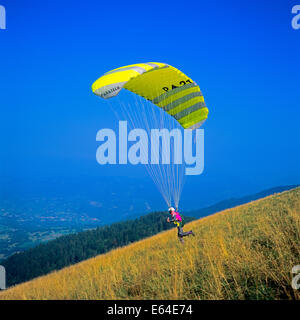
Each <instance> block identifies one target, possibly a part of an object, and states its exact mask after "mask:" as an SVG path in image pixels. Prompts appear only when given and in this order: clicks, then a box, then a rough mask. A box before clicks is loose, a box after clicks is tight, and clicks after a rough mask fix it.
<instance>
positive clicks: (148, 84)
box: [92, 62, 208, 208]
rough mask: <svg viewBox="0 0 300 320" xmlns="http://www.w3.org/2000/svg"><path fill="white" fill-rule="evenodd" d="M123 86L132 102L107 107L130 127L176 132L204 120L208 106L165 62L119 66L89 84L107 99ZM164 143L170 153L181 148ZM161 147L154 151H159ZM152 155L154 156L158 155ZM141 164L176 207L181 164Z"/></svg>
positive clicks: (195, 87) (194, 86)
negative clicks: (124, 117)
mask: <svg viewBox="0 0 300 320" xmlns="http://www.w3.org/2000/svg"><path fill="white" fill-rule="evenodd" d="M123 88H124V89H127V90H128V91H131V92H133V93H134V95H133V96H134V97H135V101H134V102H133V103H129V104H126V102H124V101H123V100H122V99H120V100H119V101H118V102H119V103H118V105H117V107H116V109H115V110H114V108H113V107H112V106H111V107H112V109H113V111H114V112H115V114H116V116H117V117H118V118H119V119H120V114H121V112H123V113H124V114H125V115H126V116H127V118H128V119H129V120H130V121H131V125H132V126H133V127H134V128H141V127H142V126H144V127H145V128H146V129H147V130H148V133H149V131H150V129H151V128H156V130H159V131H160V133H161V132H162V131H163V130H165V129H164V128H166V129H167V131H168V130H171V129H172V128H176V130H179V131H181V130H182V128H184V129H191V130H194V129H197V128H199V127H200V126H201V125H202V124H203V123H204V121H205V120H206V119H207V116H208V109H207V107H206V104H205V102H204V97H203V95H202V92H201V90H200V88H199V86H198V85H197V83H196V82H194V81H193V80H192V79H191V78H190V77H188V76H187V75H185V74H184V73H183V72H181V71H180V70H178V69H176V68H174V67H172V66H170V65H168V64H166V63H160V62H147V63H137V64H132V65H128V66H123V67H120V68H117V69H113V70H111V71H108V72H106V73H105V74H104V75H102V76H101V77H100V78H99V79H98V80H96V81H95V82H94V83H93V85H92V90H93V92H94V93H95V94H96V95H98V96H100V97H101V98H104V99H106V100H107V99H108V100H109V101H110V98H113V97H116V96H118V95H119V93H120V92H121V91H122V89H123ZM118 98H119V97H118ZM112 100H113V101H114V99H112ZM116 100H118V99H116ZM154 105H156V106H157V107H158V108H155V106H154ZM156 109H157V110H156ZM156 111H159V114H158V113H157V112H156ZM178 127H179V128H178ZM173 132H174V131H173ZM170 136H171V134H170ZM169 138H170V137H169ZM173 140H174V137H173ZM180 141H181V140H180ZM168 145H169V148H171V149H172V148H173V149H172V151H173V154H174V155H177V153H178V151H177V150H180V149H181V148H176V147H175V142H173V147H172V145H171V144H168ZM162 148H163V147H162ZM162 148H161V149H160V151H158V152H157V153H162V152H161V150H162ZM164 148H166V147H164ZM141 152H143V150H141ZM154 156H155V157H154V158H157V157H159V156H161V154H155V155H154ZM156 156H157V157H156ZM177 156H178V155H177ZM174 158H176V157H174ZM177 158H178V157H177ZM145 166H146V169H147V170H148V173H149V175H150V176H151V177H152V179H153V181H154V183H155V184H156V186H157V188H158V189H159V191H160V193H161V194H162V196H163V198H164V199H165V201H166V203H167V205H168V207H170V206H171V204H173V203H174V205H175V207H176V208H178V204H179V199H180V194H181V191H182V185H183V179H184V174H185V173H184V171H185V165H184V164H178V163H175V161H174V162H173V163H170V164H162V163H155V164H152V163H149V164H145Z"/></svg>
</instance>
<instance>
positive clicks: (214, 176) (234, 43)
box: [0, 0, 300, 207]
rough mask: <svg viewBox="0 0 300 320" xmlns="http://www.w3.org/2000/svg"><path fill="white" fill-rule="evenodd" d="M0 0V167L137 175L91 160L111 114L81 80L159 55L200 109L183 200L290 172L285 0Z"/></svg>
mask: <svg viewBox="0 0 300 320" xmlns="http://www.w3.org/2000/svg"><path fill="white" fill-rule="evenodd" d="M0 4H1V5H4V6H5V7H6V12H7V30H0V70H1V74H0V88H1V89H0V106H1V120H0V144H1V149H0V159H1V162H0V177H6V178H10V179H12V180H16V181H17V180H18V179H19V178H20V177H21V178H23V177H25V178H26V177H35V178H38V177H41V178H43V177H61V176H66V177H68V176H71V177H74V176H75V177H76V176H78V179H79V180H80V177H81V176H85V175H86V176H95V177H99V178H101V176H103V175H116V176H124V181H126V175H130V176H132V177H137V178H143V177H146V176H147V173H146V171H145V170H143V168H141V167H136V166H130V167H128V166H126V168H125V167H124V166H117V167H116V166H112V167H105V168H104V167H101V166H100V165H98V164H97V162H96V159H95V154H96V149H97V144H96V141H95V137H96V133H97V131H98V130H99V129H101V128H107V127H111V128H114V127H115V126H116V122H117V119H116V118H115V117H114V114H113V113H112V112H111V110H110V109H109V107H106V105H105V103H103V102H102V101H101V100H100V99H99V98H98V97H96V96H94V95H93V93H92V92H91V90H90V86H91V84H92V82H93V81H94V80H96V79H97V78H98V77H99V76H101V75H102V74H103V73H104V72H106V71H108V70H111V69H113V68H116V67H119V66H122V65H128V64H132V63H138V62H147V61H159V62H166V63H168V64H170V65H173V66H175V67H177V68H179V69H181V70H182V71H183V72H185V73H186V74H188V75H190V77H191V78H192V79H193V80H195V81H196V82H197V83H198V84H199V85H200V87H201V90H202V92H203V94H204V96H205V100H206V103H207V106H208V108H209V110H210V115H209V119H208V120H207V121H206V123H205V125H204V129H205V169H204V173H203V174H202V175H201V176H197V177H191V178H189V179H188V181H187V182H186V188H185V191H184V193H183V200H182V201H183V202H182V203H183V204H184V205H186V206H189V204H191V203H192V206H194V207H197V205H198V203H199V206H200V202H196V200H197V201H198V199H197V198H198V194H199V191H203V192H204V191H205V192H206V193H205V192H204V194H205V197H207V199H211V201H216V200H218V199H219V200H221V199H223V198H226V197H230V196H236V195H242V194H246V193H250V192H255V191H259V190H262V189H264V188H268V187H272V186H276V185H287V184H298V183H300V151H299V150H300V133H299V127H300V126H299V122H300V106H299V104H300V90H299V88H300V79H299V69H300V59H299V54H300V30H294V29H292V27H291V19H292V14H291V9H292V7H293V5H295V4H297V3H296V2H295V1H286V0H282V1H279V0H277V1H258V0H257V1H201V0H197V1H186V2H185V1H151V2H145V1H114V2H109V1H106V2H102V1H94V0H86V1H84V2H75V1H56V0H53V1H32V0H26V1H23V0H20V1H12V0H9V1H5V0H0ZM2 187H5V186H2ZM151 188H152V187H151ZM157 194H158V193H157ZM212 194H213V196H212ZM157 196H158V197H159V194H158V195H157ZM187 199H188V200H187ZM193 199H194V200H193ZM188 202H189V203H188ZM203 203H204V202H203Z"/></svg>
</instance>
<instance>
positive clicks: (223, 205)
mask: <svg viewBox="0 0 300 320" xmlns="http://www.w3.org/2000/svg"><path fill="white" fill-rule="evenodd" d="M298 186H299V185H289V186H278V187H274V188H270V189H266V190H263V191H260V192H258V193H255V194H251V195H247V196H244V197H241V198H231V199H228V200H223V201H220V202H217V203H216V204H213V205H211V206H208V207H205V208H202V209H199V210H192V211H186V212H185V214H186V215H188V216H191V217H195V218H202V217H206V216H208V215H211V214H214V213H216V212H219V211H222V210H226V209H230V208H233V207H236V206H239V205H242V204H245V203H248V202H251V201H254V200H258V199H261V198H264V197H267V196H270V195H272V194H274V193H281V192H283V191H288V190H291V189H294V188H297V187H298Z"/></svg>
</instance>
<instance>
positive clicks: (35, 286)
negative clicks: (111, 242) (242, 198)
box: [0, 188, 300, 299]
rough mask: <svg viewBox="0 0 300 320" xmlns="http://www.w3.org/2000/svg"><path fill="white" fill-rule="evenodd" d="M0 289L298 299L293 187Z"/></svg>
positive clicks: (299, 254) (97, 295)
mask: <svg viewBox="0 0 300 320" xmlns="http://www.w3.org/2000/svg"><path fill="white" fill-rule="evenodd" d="M188 229H193V230H194V232H195V233H196V237H189V238H186V240H185V243H184V244H181V243H180V242H179V241H178V240H177V234H176V230H175V229H173V230H170V231H166V232H163V233H160V234H158V235H156V236H154V237H151V238H147V239H145V240H142V241H139V242H137V243H133V244H131V245H129V246H126V247H123V248H119V249H116V250H113V251H111V252H109V253H107V254H103V255H100V256H97V257H95V258H92V259H89V260H87V261H84V262H81V263H78V264H76V265H73V266H71V267H68V268H64V269H62V270H60V271H57V272H52V273H51V274H49V275H47V276H43V277H40V278H37V279H34V280H32V281H29V282H26V283H23V284H20V285H17V286H15V287H12V288H10V289H8V290H6V291H3V292H1V293H0V299H300V291H297V290H294V289H292V287H291V280H292V274H291V269H292V267H293V266H294V265H298V264H300V235H299V230H300V188H297V189H294V190H291V191H288V192H283V193H281V194H276V195H274V196H270V197H267V198H264V199H261V200H258V201H255V202H251V203H249V204H246V205H242V206H239V207H236V208H233V209H228V210H225V211H222V212H220V213H217V214H215V215H212V216H209V217H206V218H203V219H200V220H197V221H194V222H192V223H189V224H187V225H186V226H185V230H188Z"/></svg>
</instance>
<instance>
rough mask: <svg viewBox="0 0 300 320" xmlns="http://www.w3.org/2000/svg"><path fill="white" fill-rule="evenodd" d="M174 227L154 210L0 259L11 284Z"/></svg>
mask: <svg viewBox="0 0 300 320" xmlns="http://www.w3.org/2000/svg"><path fill="white" fill-rule="evenodd" d="M184 218H185V222H189V221H192V220H194V218H192V217H184ZM172 227H174V225H173V224H169V223H167V222H166V213H164V212H153V213H150V214H148V215H145V216H142V217H140V218H138V219H135V220H129V221H125V222H118V223H114V224H112V225H108V226H104V227H98V228H96V229H93V230H87V231H83V232H79V233H76V234H70V235H66V236H61V237H59V238H57V239H55V240H51V241H49V242H47V243H42V244H39V245H38V246H36V247H34V248H31V249H28V250H26V251H23V252H19V253H16V254H14V255H12V256H11V257H9V258H7V259H5V260H3V261H1V263H0V264H1V265H3V266H4V267H5V269H6V277H7V278H6V282H7V286H8V287H9V286H12V285H15V284H18V283H21V282H25V281H28V280H31V279H33V278H36V277H39V276H42V275H45V274H47V273H49V272H51V271H54V270H59V269H62V268H64V267H66V266H70V265H72V264H74V263H78V262H80V261H83V260H86V259H88V258H91V257H94V256H97V255H99V254H102V253H105V252H108V251H110V250H112V249H114V248H117V247H121V246H125V245H127V244H129V243H132V242H135V241H138V240H141V239H143V238H146V237H150V236H152V235H155V234H157V233H159V232H161V231H164V230H168V229H170V228H172Z"/></svg>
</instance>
